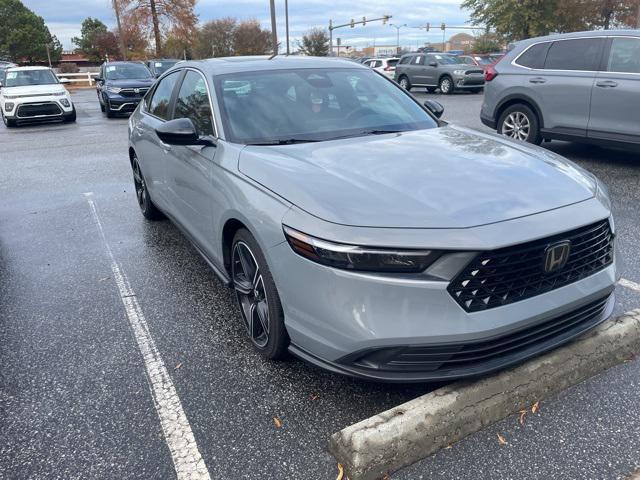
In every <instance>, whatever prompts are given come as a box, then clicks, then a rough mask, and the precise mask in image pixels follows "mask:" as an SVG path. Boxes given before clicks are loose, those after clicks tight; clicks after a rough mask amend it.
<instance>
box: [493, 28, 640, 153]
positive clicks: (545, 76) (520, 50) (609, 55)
mask: <svg viewBox="0 0 640 480" xmlns="http://www.w3.org/2000/svg"><path fill="white" fill-rule="evenodd" d="M486 80H487V84H486V86H485V95H484V103H483V105H482V111H481V114H480V117H481V120H482V122H483V123H484V124H485V125H488V126H489V127H491V128H495V129H496V130H497V131H498V133H502V134H504V135H506V136H508V137H511V138H514V139H518V140H524V141H527V142H530V143H535V144H540V143H541V142H542V140H545V139H548V140H551V139H559V140H570V141H578V142H589V143H596V144H603V145H613V146H625V147H629V146H636V147H640V110H639V109H638V99H639V98H640V30H618V31H612V30H605V31H597V32H580V33H572V34H564V35H554V36H549V37H540V38H533V39H529V40H524V41H522V42H519V43H517V44H515V47H514V48H513V49H512V50H511V51H510V52H509V53H507V55H506V56H505V57H504V58H503V59H502V60H501V61H500V62H498V64H497V65H495V67H490V68H489V69H488V70H487V73H486Z"/></svg>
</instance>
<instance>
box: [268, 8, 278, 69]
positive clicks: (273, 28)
mask: <svg viewBox="0 0 640 480" xmlns="http://www.w3.org/2000/svg"><path fill="white" fill-rule="evenodd" d="M270 6H271V43H273V56H272V57H271V58H273V57H275V56H276V55H278V32H276V5H275V0H271V1H270Z"/></svg>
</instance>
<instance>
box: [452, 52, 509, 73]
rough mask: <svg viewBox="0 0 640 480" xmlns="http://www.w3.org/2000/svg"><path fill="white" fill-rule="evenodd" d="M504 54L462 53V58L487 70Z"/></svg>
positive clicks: (467, 62)
mask: <svg viewBox="0 0 640 480" xmlns="http://www.w3.org/2000/svg"><path fill="white" fill-rule="evenodd" d="M503 56H504V55H502V54H498V55H496V54H489V53H486V54H480V55H478V54H474V53H471V54H469V55H460V59H461V60H462V61H463V62H464V63H465V64H467V65H475V66H477V67H480V68H482V69H483V70H486V69H487V68H488V67H490V66H492V65H495V64H496V63H498V62H499V61H500V59H501V58H502V57H503Z"/></svg>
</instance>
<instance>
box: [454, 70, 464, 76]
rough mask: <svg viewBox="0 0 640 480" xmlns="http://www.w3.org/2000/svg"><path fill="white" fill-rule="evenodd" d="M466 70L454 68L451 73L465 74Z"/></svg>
mask: <svg viewBox="0 0 640 480" xmlns="http://www.w3.org/2000/svg"><path fill="white" fill-rule="evenodd" d="M466 73H467V72H466V70H454V71H453V74H454V75H465V74H466Z"/></svg>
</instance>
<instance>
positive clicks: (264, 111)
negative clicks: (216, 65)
mask: <svg viewBox="0 0 640 480" xmlns="http://www.w3.org/2000/svg"><path fill="white" fill-rule="evenodd" d="M214 81H215V88H216V92H217V95H218V99H219V102H220V104H221V111H222V121H223V123H224V125H225V132H226V133H227V134H228V138H229V140H230V141H232V142H235V143H241V144H276V143H282V142H285V143H286V142H295V141H325V140H332V139H337V138H345V137H352V136H363V135H375V134H380V133H385V132H398V131H410V130H420V129H427V128H435V127H437V126H438V124H437V122H436V121H435V120H434V119H433V118H432V117H431V116H430V115H429V114H428V113H427V112H426V111H425V110H424V109H423V108H422V107H421V106H420V105H419V104H418V103H417V102H415V101H414V100H413V99H412V98H411V97H410V96H409V95H407V94H406V93H405V92H404V91H403V90H402V89H401V88H399V87H397V86H395V85H394V84H393V83H391V82H389V81H387V80H385V79H384V78H382V77H381V76H380V75H377V74H376V73H375V72H372V71H371V70H367V69H347V68H336V69H331V68H330V69H295V70H274V71H260V72H239V73H233V74H226V75H220V76H216V77H215V78H214Z"/></svg>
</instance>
